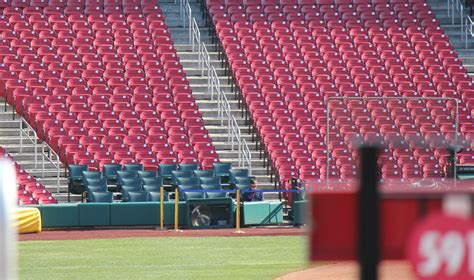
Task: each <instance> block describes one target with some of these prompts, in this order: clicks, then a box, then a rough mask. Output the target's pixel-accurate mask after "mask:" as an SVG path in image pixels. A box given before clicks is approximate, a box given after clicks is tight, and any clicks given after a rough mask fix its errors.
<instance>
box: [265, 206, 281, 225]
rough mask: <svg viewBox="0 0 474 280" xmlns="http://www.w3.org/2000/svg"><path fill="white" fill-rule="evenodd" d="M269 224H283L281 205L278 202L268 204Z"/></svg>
mask: <svg viewBox="0 0 474 280" xmlns="http://www.w3.org/2000/svg"><path fill="white" fill-rule="evenodd" d="M268 206H269V218H270V219H269V222H268V223H269V224H281V223H283V203H282V202H280V201H276V202H269V203H268Z"/></svg>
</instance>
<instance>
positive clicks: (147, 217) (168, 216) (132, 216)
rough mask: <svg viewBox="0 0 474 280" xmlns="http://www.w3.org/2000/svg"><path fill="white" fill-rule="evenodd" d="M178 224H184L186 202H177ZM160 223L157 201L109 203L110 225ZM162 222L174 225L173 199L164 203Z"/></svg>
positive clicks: (155, 224) (153, 224)
mask: <svg viewBox="0 0 474 280" xmlns="http://www.w3.org/2000/svg"><path fill="white" fill-rule="evenodd" d="M178 213H179V217H178V218H179V224H180V225H185V224H186V202H184V201H183V202H179V208H178ZM159 224H160V203H159V202H126V203H112V204H111V205H110V225H112V226H139V225H142V226H143V225H151V226H157V225H159ZM164 224H165V225H166V226H171V225H174V201H169V202H165V203H164Z"/></svg>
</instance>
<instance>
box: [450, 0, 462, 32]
mask: <svg viewBox="0 0 474 280" xmlns="http://www.w3.org/2000/svg"><path fill="white" fill-rule="evenodd" d="M447 1H448V2H447V6H448V16H449V15H451V24H452V25H454V24H455V20H456V18H458V17H459V19H460V20H461V23H460V26H461V38H463V37H464V36H463V33H464V5H463V4H462V3H461V0H447Z"/></svg>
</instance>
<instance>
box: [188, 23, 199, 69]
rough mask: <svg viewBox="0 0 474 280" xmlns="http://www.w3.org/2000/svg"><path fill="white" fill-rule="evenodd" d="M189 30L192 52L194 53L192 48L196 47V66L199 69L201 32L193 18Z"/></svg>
mask: <svg viewBox="0 0 474 280" xmlns="http://www.w3.org/2000/svg"><path fill="white" fill-rule="evenodd" d="M190 30H191V33H190V35H191V45H192V50H193V52H195V50H194V47H195V46H197V52H198V65H199V67H201V32H200V31H199V26H198V24H197V22H196V19H195V18H193V19H192V21H191V26H190Z"/></svg>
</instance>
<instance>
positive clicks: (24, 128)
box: [20, 118, 38, 169]
mask: <svg viewBox="0 0 474 280" xmlns="http://www.w3.org/2000/svg"><path fill="white" fill-rule="evenodd" d="M23 135H24V136H26V138H27V139H29V140H30V142H31V143H32V144H33V146H34V153H35V169H36V168H38V135H37V134H36V131H35V130H34V129H33V128H32V127H31V125H30V124H29V123H28V122H27V121H26V120H25V119H24V118H21V120H20V154H21V153H23Z"/></svg>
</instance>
